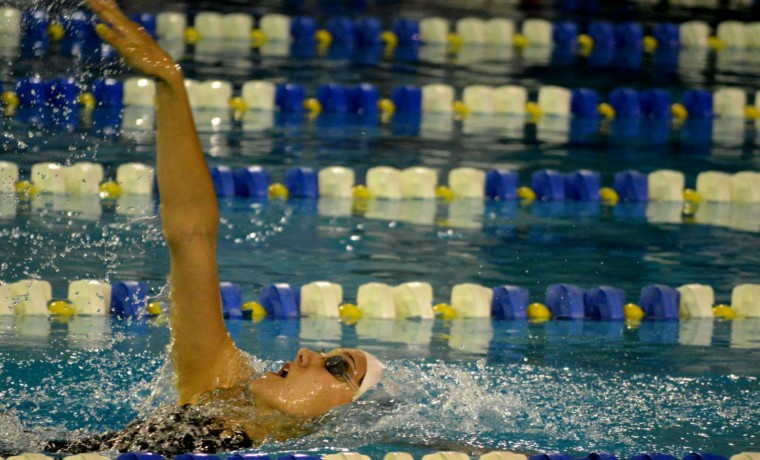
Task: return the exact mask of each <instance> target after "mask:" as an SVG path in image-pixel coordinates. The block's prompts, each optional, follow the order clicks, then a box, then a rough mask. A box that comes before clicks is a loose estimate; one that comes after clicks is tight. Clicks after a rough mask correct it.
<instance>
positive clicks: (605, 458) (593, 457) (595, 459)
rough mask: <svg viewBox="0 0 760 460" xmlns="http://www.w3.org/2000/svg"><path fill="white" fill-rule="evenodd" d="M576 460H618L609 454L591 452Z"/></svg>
mask: <svg viewBox="0 0 760 460" xmlns="http://www.w3.org/2000/svg"><path fill="white" fill-rule="evenodd" d="M576 460H618V458H617V456H615V455H613V454H611V453H609V452H592V453H590V454H588V455H586V456H585V457H580V458H578V459H576Z"/></svg>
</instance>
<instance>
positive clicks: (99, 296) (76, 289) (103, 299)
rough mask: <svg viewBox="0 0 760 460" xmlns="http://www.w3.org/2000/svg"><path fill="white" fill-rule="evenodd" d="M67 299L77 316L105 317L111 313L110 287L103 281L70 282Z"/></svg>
mask: <svg viewBox="0 0 760 460" xmlns="http://www.w3.org/2000/svg"><path fill="white" fill-rule="evenodd" d="M68 298H69V300H70V301H71V305H72V308H73V309H74V312H76V314H78V315H107V314H109V313H110V312H111V285H110V284H108V283H106V282H103V281H98V280H77V281H72V282H71V283H69V292H68Z"/></svg>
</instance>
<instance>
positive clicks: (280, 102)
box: [274, 83, 305, 114]
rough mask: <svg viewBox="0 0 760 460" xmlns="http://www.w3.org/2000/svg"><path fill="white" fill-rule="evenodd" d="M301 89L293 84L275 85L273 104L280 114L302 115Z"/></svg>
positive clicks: (302, 98) (302, 91)
mask: <svg viewBox="0 0 760 460" xmlns="http://www.w3.org/2000/svg"><path fill="white" fill-rule="evenodd" d="M304 98H305V96H304V90H303V87H302V86H300V85H297V84H294V83H281V84H279V85H277V87H276V89H275V95H274V103H275V105H276V106H277V108H278V109H279V111H280V112H283V113H288V114H302V113H304V110H305V109H304V107H303V101H304Z"/></svg>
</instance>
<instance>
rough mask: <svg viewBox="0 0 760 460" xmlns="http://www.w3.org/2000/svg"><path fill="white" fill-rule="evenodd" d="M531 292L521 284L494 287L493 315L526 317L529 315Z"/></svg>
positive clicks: (510, 317)
mask: <svg viewBox="0 0 760 460" xmlns="http://www.w3.org/2000/svg"><path fill="white" fill-rule="evenodd" d="M529 300H530V293H529V292H528V290H527V289H525V288H524V287H520V286H508V285H505V286H497V287H495V288H493V301H492V302H491V316H493V317H494V318H504V319H525V318H527V316H528V313H527V312H528V302H529Z"/></svg>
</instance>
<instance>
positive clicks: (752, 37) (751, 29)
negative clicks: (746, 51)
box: [746, 22, 760, 49]
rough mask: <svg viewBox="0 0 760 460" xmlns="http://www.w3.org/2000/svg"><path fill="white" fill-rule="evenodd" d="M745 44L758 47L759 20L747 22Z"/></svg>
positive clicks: (759, 46) (759, 40) (759, 35)
mask: <svg viewBox="0 0 760 460" xmlns="http://www.w3.org/2000/svg"><path fill="white" fill-rule="evenodd" d="M746 27H747V29H746V30H747V46H748V47H750V48H755V49H757V48H760V22H750V23H749V24H747V26H746Z"/></svg>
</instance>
